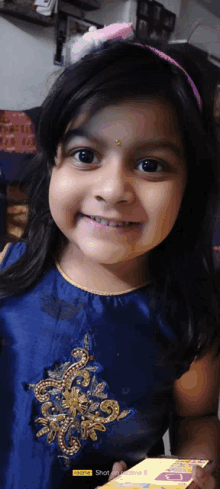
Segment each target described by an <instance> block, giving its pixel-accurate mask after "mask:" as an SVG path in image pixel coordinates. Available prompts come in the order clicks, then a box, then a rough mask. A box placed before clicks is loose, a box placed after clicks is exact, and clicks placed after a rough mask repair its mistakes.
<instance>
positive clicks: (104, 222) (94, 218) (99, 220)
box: [89, 216, 130, 227]
mask: <svg viewBox="0 0 220 489" xmlns="http://www.w3.org/2000/svg"><path fill="white" fill-rule="evenodd" d="M89 217H90V219H92V220H93V221H97V222H99V223H100V224H104V225H105V226H111V227H117V226H119V227H122V226H129V224H130V223H127V222H126V223H123V222H120V223H117V222H115V221H111V222H109V223H108V221H106V219H101V218H100V217H95V216H89Z"/></svg>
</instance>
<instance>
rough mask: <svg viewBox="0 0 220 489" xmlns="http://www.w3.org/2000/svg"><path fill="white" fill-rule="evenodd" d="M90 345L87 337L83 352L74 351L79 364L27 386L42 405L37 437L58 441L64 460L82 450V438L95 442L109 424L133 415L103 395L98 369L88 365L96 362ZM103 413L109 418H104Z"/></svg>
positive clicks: (57, 371) (56, 367)
mask: <svg viewBox="0 0 220 489" xmlns="http://www.w3.org/2000/svg"><path fill="white" fill-rule="evenodd" d="M89 342H90V338H89V335H88V334H86V335H85V337H84V348H79V347H78V348H74V349H73V350H72V351H71V355H72V357H73V358H74V359H78V358H79V360H78V361H76V362H75V363H73V364H71V362H66V363H64V364H62V365H60V367H59V366H58V365H56V366H55V368H54V370H53V371H48V372H47V373H48V376H49V377H48V378H47V379H45V380H41V381H40V382H38V383H37V384H29V385H28V387H29V389H33V391H34V394H35V397H36V399H37V401H39V402H40V403H42V406H41V414H42V416H41V417H39V418H37V419H36V420H35V423H39V424H41V425H43V427H42V428H41V429H40V431H38V433H37V435H36V436H37V437H38V438H40V437H41V436H44V435H47V438H46V439H47V443H48V444H51V443H52V442H54V441H55V439H57V442H58V445H59V448H60V450H61V452H62V453H63V454H65V456H71V455H75V454H76V453H77V452H78V451H79V450H80V448H81V442H80V438H81V440H87V439H88V438H90V439H91V440H93V441H96V440H97V439H98V436H97V433H96V432H97V431H103V432H104V431H106V424H108V423H111V422H113V421H115V420H120V419H123V418H125V416H127V415H128V414H129V413H131V411H132V410H124V411H122V412H121V413H120V407H119V404H118V402H117V401H116V400H113V399H107V397H108V394H106V393H105V392H104V390H105V387H106V386H107V384H106V382H98V381H97V378H96V376H95V374H93V373H94V372H96V371H97V370H98V368H99V367H98V366H97V365H87V364H88V362H89V360H90V361H93V360H94V358H93V356H90V354H89ZM92 374H93V375H92ZM83 387H84V390H83ZM85 388H86V389H85ZM85 390H86V392H85ZM100 399H105V400H103V401H100ZM103 413H106V414H107V416H103Z"/></svg>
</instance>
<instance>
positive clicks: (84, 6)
mask: <svg viewBox="0 0 220 489" xmlns="http://www.w3.org/2000/svg"><path fill="white" fill-rule="evenodd" d="M65 3H68V4H70V5H72V6H73V7H77V8H79V9H81V10H86V11H88V12H89V11H91V10H99V9H100V8H101V2H100V0H65Z"/></svg>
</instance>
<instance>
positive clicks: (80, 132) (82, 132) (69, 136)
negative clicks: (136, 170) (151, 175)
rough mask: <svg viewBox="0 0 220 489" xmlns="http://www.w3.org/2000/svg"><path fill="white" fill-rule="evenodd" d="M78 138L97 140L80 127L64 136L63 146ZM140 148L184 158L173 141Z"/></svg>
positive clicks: (152, 143) (179, 148) (160, 141)
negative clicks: (169, 151) (158, 150)
mask: <svg viewBox="0 0 220 489" xmlns="http://www.w3.org/2000/svg"><path fill="white" fill-rule="evenodd" d="M77 136H82V137H86V138H87V139H93V140H96V138H95V137H94V136H92V135H91V134H89V133H88V132H87V131H86V129H85V128H82V127H79V128H76V129H71V130H69V131H67V132H66V134H64V136H63V138H62V144H68V143H69V141H70V140H71V139H73V138H74V137H77ZM140 146H142V147H143V148H147V149H154V148H168V149H170V150H171V151H172V152H173V153H175V155H176V156H177V157H178V158H182V157H183V153H182V149H181V147H180V146H179V145H177V144H175V143H174V142H173V141H168V140H166V139H165V140H163V139H159V140H151V141H146V142H142V143H141V144H140Z"/></svg>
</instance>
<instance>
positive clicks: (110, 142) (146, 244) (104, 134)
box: [49, 97, 186, 283]
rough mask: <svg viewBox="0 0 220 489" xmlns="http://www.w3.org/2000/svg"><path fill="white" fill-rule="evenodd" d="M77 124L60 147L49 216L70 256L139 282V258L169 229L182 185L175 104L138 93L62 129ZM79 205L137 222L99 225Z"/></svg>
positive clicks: (141, 261)
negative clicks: (59, 231)
mask: <svg viewBox="0 0 220 489" xmlns="http://www.w3.org/2000/svg"><path fill="white" fill-rule="evenodd" d="M77 128H80V132H78V133H77V131H75V133H74V132H72V135H71V133H70V134H69V137H68V139H66V142H65V143H63V146H62V147H61V145H60V146H59V147H58V150H57V156H56V159H55V166H54V167H53V169H52V176H51V181H50V188H49V205H50V210H51V214H52V217H53V219H54V221H55V223H56V224H57V226H58V227H59V229H60V230H61V231H62V233H63V234H64V235H65V236H66V237H67V239H68V246H67V249H68V259H69V263H70V262H71V261H72V263H74V260H76V257H77V262H78V263H81V264H83V263H84V264H85V263H86V265H87V267H89V265H90V264H91V267H94V265H95V269H96V271H97V273H102V271H103V270H106V271H108V272H110V273H113V275H114V274H115V275H116V276H118V277H120V279H123V278H124V279H125V280H127V279H128V282H129V278H130V281H132V278H134V279H135V280H136V281H137V280H138V277H139V280H141V281H142V280H143V282H144V281H145V279H146V278H147V277H145V276H143V266H142V265H143V264H144V263H145V262H146V259H147V254H148V252H149V251H150V250H152V249H153V248H155V246H157V245H159V244H160V243H161V242H162V241H163V240H164V239H165V238H166V237H167V235H168V234H169V233H170V231H171V230H172V228H173V226H174V223H175V221H176V219H177V215H178V212H179V209H180V205H181V201H182V197H183V194H184V190H185V186H186V169H185V162H184V156H183V146H182V142H181V137H180V133H179V129H178V121H177V117H176V115H175V112H174V110H173V109H172V106H171V104H169V103H167V102H165V101H163V100H162V99H152V98H149V99H148V98H147V99H146V97H145V98H143V97H142V98H138V99H134V100H133V99H132V100H126V101H123V102H121V103H120V104H113V105H110V106H107V107H105V108H104V109H101V110H99V111H98V112H96V113H95V114H94V115H92V116H91V114H90V117H89V114H88V113H87V112H85V113H83V114H81V115H80V116H79V117H78V118H77V119H76V120H75V121H74V123H71V124H70V125H69V126H68V129H67V131H66V135H67V133H69V131H71V130H73V129H74V130H75V129H77ZM118 140H119V141H120V142H121V145H117V144H116V141H118ZM80 213H82V214H84V215H85V214H86V215H87V216H98V217H101V218H103V219H110V220H111V221H132V222H133V223H136V225H133V226H131V227H128V228H125V227H121V228H120V227H106V226H103V227H102V226H100V225H99V224H98V223H95V222H94V221H91V220H90V219H88V218H86V217H84V216H83V215H81V214H80ZM137 223H140V224H139V225H137ZM145 269H146V267H145ZM137 270H139V271H140V273H141V275H137ZM141 270H142V272H141ZM135 283H136V282H135Z"/></svg>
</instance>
